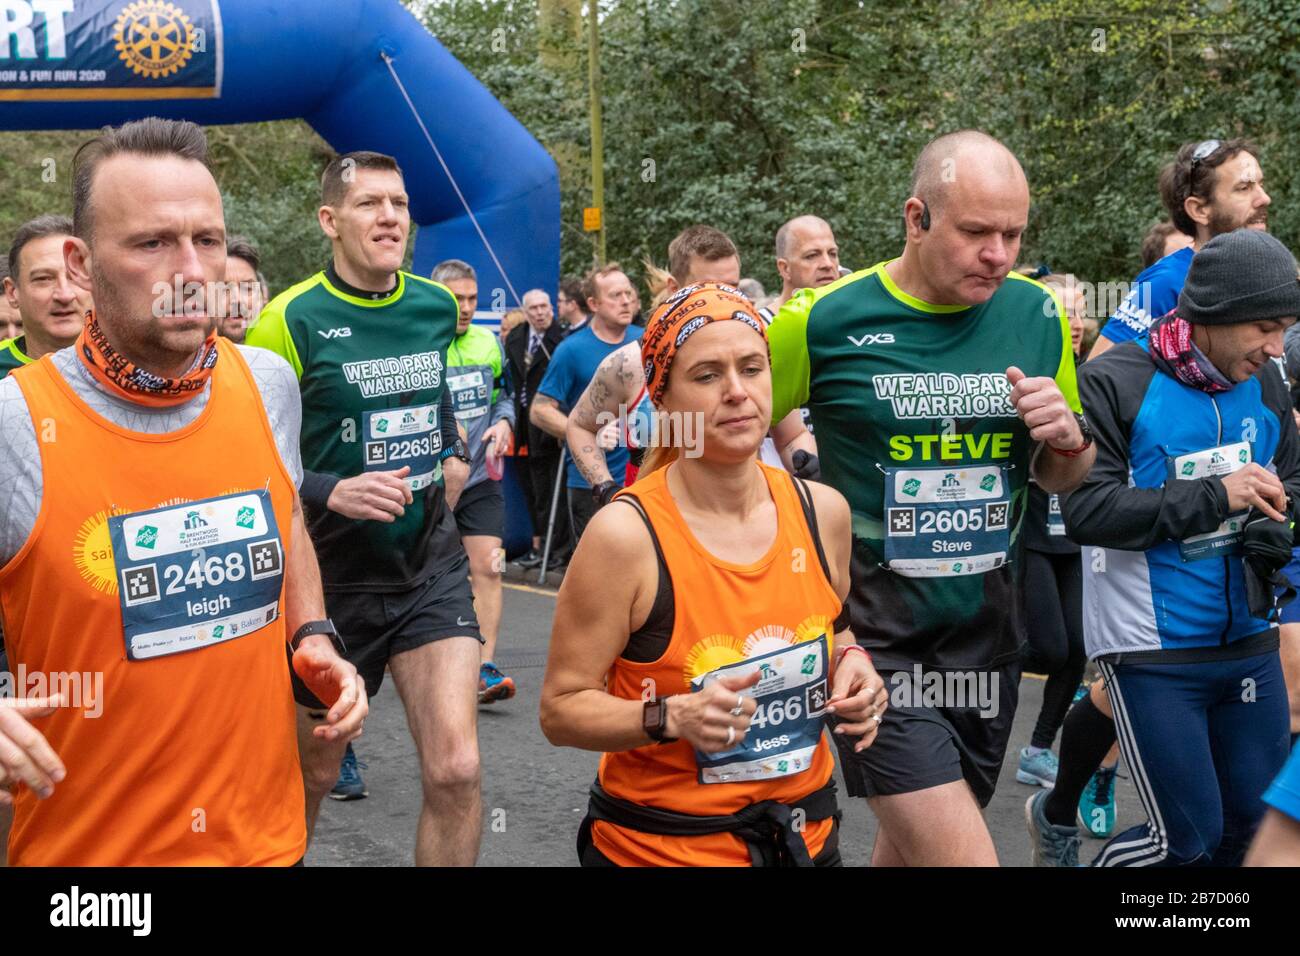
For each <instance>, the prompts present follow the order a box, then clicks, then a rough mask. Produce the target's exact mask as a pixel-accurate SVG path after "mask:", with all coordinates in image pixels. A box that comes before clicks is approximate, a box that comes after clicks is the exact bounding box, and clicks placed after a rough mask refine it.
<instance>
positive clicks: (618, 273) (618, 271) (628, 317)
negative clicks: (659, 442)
mask: <svg viewBox="0 0 1300 956" xmlns="http://www.w3.org/2000/svg"><path fill="white" fill-rule="evenodd" d="M583 294H584V295H585V296H586V299H587V307H588V308H589V309H590V310H591V320H590V321H589V322H587V324H586V325H584V326H582V328H580V329H578V330H577V331H576V332H573V333H571V334H570V335H569V337H568V338H566V339H565V340H564V341H563V342H561V343H560V347H559V348H557V349H556V350H555V355H554V356H552V358H551V364H550V366H549V367H548V368H547V370H546V377H545V378H544V379H542V384H541V385H539V386H538V387H537V396H536V397H535V398H534V399H533V403H532V405H531V407H530V408H529V410H528V420H529V421H530V422H531V423H532V424H534V425H536V426H537V427H538V428H540V429H542V430H543V431H545V432H547V433H548V434H551V435H554V436H555V437H556V438H558V439H560V441H561V442H563V441H564V436H565V428H566V426H567V424H568V415H569V412H570V411H571V410H572V408H573V404H574V402H576V401H577V400H578V399H579V398H580V397H581V396H582V393H583V392H584V391H585V390H586V388H587V383H589V382H590V381H591V377H592V376H593V375H595V374H596V368H597V366H599V365H600V363H601V360H602V359H603V358H604V357H605V356H606V355H608V354H609V353H610V352H612V351H614V350H615V349H616V348H618V347H619V346H620V345H623V344H625V343H627V342H632V341H635V340H637V339H639V338H641V334H642V333H643V332H644V331H645V330H644V329H642V328H640V327H639V326H635V325H632V318H633V316H634V315H635V314H636V306H637V295H636V290H635V289H633V288H632V283H631V282H630V281H629V280H628V277H627V276H626V275H625V274H624V273H623V269H622V267H621V266H620V265H619V264H618V263H617V262H611V263H608V264H607V265H605V266H602V267H601V268H599V269H597V270H595V271H593V272H592V273H590V274H589V275H588V276H587V278H586V281H585V282H584V283H583ZM606 460H607V461H608V462H609V468H610V472H611V473H612V474H615V475H621V474H623V472H624V471H625V469H626V465H627V449H626V448H622V447H620V448H614V449H612V450H610V451H608V452H606ZM565 470H566V478H567V482H566V483H567V485H568V498H569V514H570V517H571V520H572V527H573V540H574V544H575V546H576V544H577V542H578V539H579V538H581V537H582V532H583V529H585V528H586V527H587V522H588V521H590V520H591V516H592V515H594V514H595V513H596V502H595V500H594V499H593V498H592V496H591V486H590V485H589V484H588V483H587V482H586V480H585V479H584V478H583V477H582V474H581V473H580V472H579V471H578V467H577V466H576V465H575V464H574V463H573V461H572V460H570V461H569V462H568V465H567V467H566V469H565Z"/></svg>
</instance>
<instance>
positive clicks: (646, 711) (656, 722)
mask: <svg viewBox="0 0 1300 956" xmlns="http://www.w3.org/2000/svg"><path fill="white" fill-rule="evenodd" d="M641 729H642V730H644V731H645V732H646V734H647V735H648V736H649V737H650V739H651V740H653V741H655V742H656V743H661V744H664V743H669V742H670V741H673V740H676V739H677V738H676V737H669V736H668V698H667V697H654V698H651V699H650V700H647V701H646V702H645V706H644V707H642V708H641Z"/></svg>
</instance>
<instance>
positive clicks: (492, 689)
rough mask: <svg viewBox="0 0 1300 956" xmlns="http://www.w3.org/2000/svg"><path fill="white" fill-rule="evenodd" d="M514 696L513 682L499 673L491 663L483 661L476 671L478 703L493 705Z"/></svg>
mask: <svg viewBox="0 0 1300 956" xmlns="http://www.w3.org/2000/svg"><path fill="white" fill-rule="evenodd" d="M514 696H515V682H514V681H513V680H511V679H510V678H509V677H507V676H506V675H505V674H503V673H501V671H499V670H498V669H497V666H496V665H495V664H493V663H492V662H491V661H484V662H483V663H482V664H480V665H479V669H478V702H479V703H480V704H495V703H496V702H497V701H499V700H509V699H510V698H511V697H514Z"/></svg>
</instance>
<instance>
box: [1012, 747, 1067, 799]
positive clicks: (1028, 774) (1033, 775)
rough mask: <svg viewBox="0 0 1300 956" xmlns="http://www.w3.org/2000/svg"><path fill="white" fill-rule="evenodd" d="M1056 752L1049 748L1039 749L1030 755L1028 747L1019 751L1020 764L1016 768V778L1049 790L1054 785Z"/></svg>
mask: <svg viewBox="0 0 1300 956" xmlns="http://www.w3.org/2000/svg"><path fill="white" fill-rule="evenodd" d="M1056 769H1057V760H1056V754H1054V753H1052V751H1050V750H1040V751H1039V752H1038V753H1036V754H1033V755H1031V754H1030V753H1029V748H1028V747H1025V748H1024V749H1022V750H1021V751H1020V766H1018V767H1017V768H1016V779H1017V780H1018V781H1020V782H1021V783H1028V784H1033V785H1034V786H1037V787H1046V788H1047V789H1048V790H1051V789H1052V788H1053V787H1054V786H1056Z"/></svg>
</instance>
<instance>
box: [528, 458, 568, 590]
mask: <svg viewBox="0 0 1300 956" xmlns="http://www.w3.org/2000/svg"><path fill="white" fill-rule="evenodd" d="M567 451H568V449H567V448H566V447H565V446H564V444H563V443H561V445H560V467H559V468H557V469H556V471H555V490H554V491H552V492H551V517H550V519H549V520H548V521H547V522H546V544H545V545H543V546H542V567H541V569H540V570H539V571H538V572H537V583H538V584H545V583H546V565H548V564H549V563H550V561H551V536H552V535H553V534H555V509H556V508H557V507H559V504H560V489H561V488H563V487H564V456H565V453H566V452H567ZM574 543H575V544H576V543H577V542H574Z"/></svg>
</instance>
